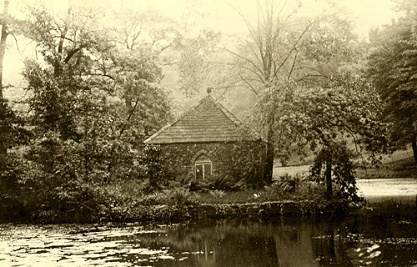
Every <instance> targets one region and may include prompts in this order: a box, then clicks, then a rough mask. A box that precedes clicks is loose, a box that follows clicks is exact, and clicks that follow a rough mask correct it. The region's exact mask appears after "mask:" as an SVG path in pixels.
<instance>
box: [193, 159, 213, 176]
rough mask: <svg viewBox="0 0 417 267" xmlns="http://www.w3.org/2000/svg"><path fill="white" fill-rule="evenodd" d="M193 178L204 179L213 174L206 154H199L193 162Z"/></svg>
mask: <svg viewBox="0 0 417 267" xmlns="http://www.w3.org/2000/svg"><path fill="white" fill-rule="evenodd" d="M194 166H195V179H197V180H204V179H207V178H210V177H211V175H212V174H213V168H212V163H211V160H210V158H209V157H208V156H207V155H206V154H201V155H200V156H199V157H198V158H197V159H196V160H195V162H194Z"/></svg>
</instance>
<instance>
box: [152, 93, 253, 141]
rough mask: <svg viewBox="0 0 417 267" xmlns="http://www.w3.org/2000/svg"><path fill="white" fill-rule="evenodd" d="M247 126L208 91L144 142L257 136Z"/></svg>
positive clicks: (221, 139)
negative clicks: (208, 93) (175, 119)
mask: <svg viewBox="0 0 417 267" xmlns="http://www.w3.org/2000/svg"><path fill="white" fill-rule="evenodd" d="M259 139H261V136H260V135H259V134H257V133H255V132H253V131H251V130H250V129H248V128H247V127H245V126H243V124H242V122H241V121H240V120H239V119H238V118H236V117H235V116H234V115H233V114H232V113H231V112H229V111H228V110H227V109H226V108H225V107H223V106H222V105H221V104H220V103H219V102H217V101H216V100H214V99H213V97H211V96H210V95H208V96H207V97H205V98H203V99H202V100H201V101H200V102H199V104H198V105H197V106H195V107H194V108H192V109H190V110H189V111H188V112H186V113H185V114H184V115H183V116H182V117H181V118H180V119H178V120H177V121H176V122H174V123H173V124H171V125H167V126H165V127H163V128H162V129H161V130H159V131H158V132H156V133H155V134H154V135H152V136H151V137H149V138H148V139H146V140H145V141H144V143H145V144H172V143H198V142H228V141H239V140H259Z"/></svg>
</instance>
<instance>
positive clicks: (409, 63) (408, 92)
mask: <svg viewBox="0 0 417 267" xmlns="http://www.w3.org/2000/svg"><path fill="white" fill-rule="evenodd" d="M410 4H411V3H410ZM408 8H409V9H408V12H407V13H406V15H405V16H404V17H401V18H400V19H398V21H393V22H392V24H390V25H387V26H385V27H384V28H382V30H378V31H374V32H373V33H372V34H371V36H370V37H371V38H370V41H371V42H370V53H369V57H368V69H367V70H368V76H369V78H370V80H371V81H372V82H373V84H374V85H375V87H376V88H377V90H378V92H379V94H380V95H381V97H382V99H383V100H384V102H385V108H384V115H385V119H386V121H387V122H389V123H390V128H389V133H390V135H389V137H390V140H391V143H392V145H393V146H394V148H397V149H398V148H400V149H401V148H404V147H405V146H406V145H407V144H410V143H411V144H412V148H413V151H414V161H415V162H416V163H417V144H416V135H417V117H416V114H417V109H416V103H417V97H416V93H415V85H416V78H415V70H416V67H417V65H416V55H417V53H416V51H417V39H416V21H417V15H416V11H415V10H416V8H415V4H411V5H409V6H408Z"/></svg>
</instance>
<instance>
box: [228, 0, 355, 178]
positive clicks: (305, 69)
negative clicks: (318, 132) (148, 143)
mask: <svg viewBox="0 0 417 267" xmlns="http://www.w3.org/2000/svg"><path fill="white" fill-rule="evenodd" d="M286 4H288V3H287V2H285V3H278V2H277V1H272V0H271V1H265V2H263V3H262V4H261V3H260V2H258V4H257V8H258V13H257V19H256V21H255V22H254V23H252V22H251V21H249V19H247V18H246V17H244V16H243V19H244V21H245V23H246V25H247V27H248V30H249V36H248V38H247V39H244V40H241V46H240V47H239V50H238V51H237V52H234V51H230V52H231V53H232V54H234V55H235V57H236V59H237V63H236V65H238V66H240V68H239V69H238V72H237V73H236V77H237V79H239V80H240V84H242V85H244V86H246V87H247V88H249V89H250V90H251V91H252V92H253V93H254V94H255V95H256V96H257V99H258V100H257V105H258V106H261V105H262V104H264V103H265V101H264V100H265V99H264V97H265V96H268V97H271V99H275V100H278V99H281V100H282V99H285V98H286V97H287V95H286V94H287V92H288V88H289V87H303V88H304V87H310V88H311V87H320V86H323V85H324V84H326V83H328V81H329V79H330V78H331V77H332V75H333V73H334V72H335V71H336V70H337V69H338V68H340V67H341V66H342V65H343V64H344V63H346V62H348V61H352V58H353V56H354V52H353V51H354V50H353V49H352V45H353V44H352V42H353V43H354V42H355V38H354V36H353V34H352V28H351V26H350V24H349V23H348V22H346V21H343V20H341V19H339V18H338V17H336V16H325V15H321V16H318V17H315V18H313V19H307V18H303V17H300V16H297V14H296V12H297V11H289V12H288V10H286ZM297 8H298V7H297ZM297 8H296V9H295V10H297ZM257 110H258V112H260V113H258V114H256V116H255V121H256V122H258V124H260V125H259V126H260V127H261V129H262V132H263V133H264V135H265V136H266V139H267V141H268V144H269V145H268V149H267V154H268V156H267V158H268V160H267V163H266V169H267V172H266V178H265V180H266V181H268V180H269V181H270V180H271V178H272V165H273V160H274V158H275V157H277V158H279V159H280V160H281V162H282V163H283V164H285V162H286V160H287V159H288V157H289V155H290V153H289V151H288V150H287V148H288V147H289V146H290V144H291V142H292V141H290V140H286V141H285V142H286V144H285V145H284V144H283V143H282V142H280V141H279V140H281V139H280V138H278V139H277V138H276V136H277V135H282V134H283V133H284V132H285V129H277V128H276V127H275V126H274V124H275V122H276V121H277V120H279V118H280V117H281V116H283V115H284V112H285V110H286V107H285V105H284V104H282V105H280V104H279V105H278V106H276V107H275V109H268V108H267V109H263V108H258V109H257ZM275 131H278V132H275ZM281 141H282V140H281ZM283 145H284V147H283Z"/></svg>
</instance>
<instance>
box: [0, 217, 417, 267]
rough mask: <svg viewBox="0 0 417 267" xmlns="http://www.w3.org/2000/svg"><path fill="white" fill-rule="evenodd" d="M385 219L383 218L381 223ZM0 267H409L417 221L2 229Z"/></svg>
mask: <svg viewBox="0 0 417 267" xmlns="http://www.w3.org/2000/svg"><path fill="white" fill-rule="evenodd" d="M380 219H381V218H380ZM0 230H1V234H0V266H97V265H100V266H174V267H175V266H181V267H184V266H303V267H304V266H365V265H366V266H412V265H415V264H417V253H416V251H415V249H414V247H415V246H416V245H417V240H416V234H417V224H416V223H415V222H411V221H387V220H385V222H380V221H375V220H373V219H370V218H365V219H364V218H361V217H350V218H344V219H335V218H328V219H325V220H321V221H313V220H300V219H294V218H293V219H288V218H286V219H277V220H276V221H272V222H271V221H269V222H267V223H263V222H253V221H252V222H243V221H216V222H204V223H201V222H199V223H188V224H185V225H170V226H137V225H136V226H135V225H130V226H122V227H121V226H119V227H117V226H112V225H108V226H99V227H98V226H85V225H66V226H25V225H19V226H13V225H0Z"/></svg>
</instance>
